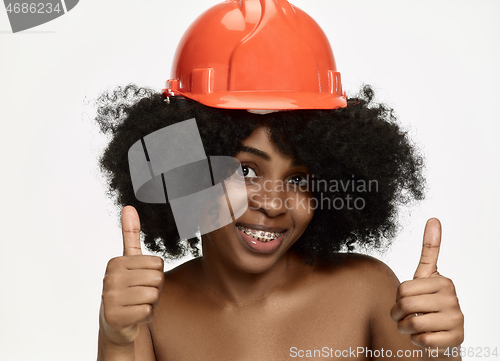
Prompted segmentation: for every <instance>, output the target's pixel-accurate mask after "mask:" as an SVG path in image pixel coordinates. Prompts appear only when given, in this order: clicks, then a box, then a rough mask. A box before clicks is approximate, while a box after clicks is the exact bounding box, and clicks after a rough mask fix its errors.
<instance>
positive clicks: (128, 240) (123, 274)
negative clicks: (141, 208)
mask: <svg viewBox="0 0 500 361" xmlns="http://www.w3.org/2000/svg"><path fill="white" fill-rule="evenodd" d="M121 222H122V234H123V257H116V258H113V259H112V260H110V261H109V262H108V266H107V268H106V274H105V276H104V281H103V291H102V304H101V314H100V325H101V332H102V333H103V335H104V337H105V338H106V339H107V341H109V342H112V343H114V344H116V345H120V346H125V345H128V344H131V343H132V342H134V340H135V338H136V337H137V334H138V333H139V326H138V325H139V324H141V323H147V322H150V321H151V320H152V318H153V310H154V308H155V307H156V305H157V304H158V301H159V299H160V292H161V289H162V286H163V280H164V274H163V260H162V259H161V258H160V257H155V256H146V255H142V252H141V242H140V221H139V215H138V214H137V211H136V210H135V208H134V207H131V206H127V207H125V208H124V209H123V211H122V218H121Z"/></svg>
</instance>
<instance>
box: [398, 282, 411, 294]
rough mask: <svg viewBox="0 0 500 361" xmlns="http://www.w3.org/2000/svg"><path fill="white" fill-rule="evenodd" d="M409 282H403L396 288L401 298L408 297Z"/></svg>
mask: <svg viewBox="0 0 500 361" xmlns="http://www.w3.org/2000/svg"><path fill="white" fill-rule="evenodd" d="M410 282H411V281H404V282H402V283H401V284H400V285H399V287H398V293H399V294H400V296H401V297H406V296H409V295H410V288H411V283H410Z"/></svg>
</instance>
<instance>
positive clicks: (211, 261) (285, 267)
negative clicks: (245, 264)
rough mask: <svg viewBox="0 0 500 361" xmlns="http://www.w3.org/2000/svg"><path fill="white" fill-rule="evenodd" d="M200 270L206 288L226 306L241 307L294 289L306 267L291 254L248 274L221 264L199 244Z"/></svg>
mask: <svg viewBox="0 0 500 361" xmlns="http://www.w3.org/2000/svg"><path fill="white" fill-rule="evenodd" d="M202 249H203V257H202V258H201V267H202V271H203V275H204V280H205V283H206V285H207V287H208V288H209V289H210V291H211V293H212V294H214V295H215V297H217V298H219V299H220V300H221V301H222V302H223V303H225V304H226V305H232V306H245V305H250V304H257V303H260V302H264V301H265V300H266V299H267V298H268V297H269V296H270V295H271V294H273V293H275V292H279V291H285V290H286V289H288V288H290V287H292V286H293V285H295V284H296V283H297V282H298V281H299V279H300V277H301V276H304V274H305V272H304V268H305V267H307V266H306V265H305V264H304V263H303V262H302V261H300V259H299V258H298V257H297V256H296V255H294V254H293V253H292V252H287V253H285V254H284V255H283V256H282V257H281V258H280V259H278V261H277V262H275V263H274V264H273V265H272V266H271V267H269V268H268V269H265V270H264V271H262V272H258V273H252V272H246V271H245V270H242V269H238V268H236V267H234V266H233V265H232V264H228V263H227V262H223V261H221V259H220V258H219V257H217V255H216V254H215V252H214V250H213V248H212V247H211V246H210V241H208V240H206V239H204V240H203V243H202Z"/></svg>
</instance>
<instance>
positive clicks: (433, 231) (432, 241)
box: [413, 218, 441, 278]
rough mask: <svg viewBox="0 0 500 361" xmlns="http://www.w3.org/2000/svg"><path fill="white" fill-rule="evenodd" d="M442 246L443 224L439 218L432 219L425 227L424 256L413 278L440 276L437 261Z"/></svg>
mask: <svg viewBox="0 0 500 361" xmlns="http://www.w3.org/2000/svg"><path fill="white" fill-rule="evenodd" d="M440 246H441V223H440V222H439V220H438V219H437V218H431V219H429V220H428V221H427V224H426V225H425V230H424V241H423V244H422V254H421V255H420V262H419V263H418V267H417V270H416V271H415V275H414V276H413V278H424V277H431V276H435V275H438V274H439V273H438V272H437V260H438V255H439V248H440Z"/></svg>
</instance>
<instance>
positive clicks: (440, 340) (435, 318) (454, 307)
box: [391, 218, 464, 357]
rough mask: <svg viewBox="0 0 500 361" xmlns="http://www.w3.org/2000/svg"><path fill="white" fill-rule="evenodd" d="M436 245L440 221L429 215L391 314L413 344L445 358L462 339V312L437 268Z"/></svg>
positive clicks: (446, 281) (438, 240) (437, 244)
mask: <svg viewBox="0 0 500 361" xmlns="http://www.w3.org/2000/svg"><path fill="white" fill-rule="evenodd" d="M440 245H441V223H440V222H439V220H438V219H436V218H431V219H429V220H428V221H427V224H426V226H425V231H424V241H423V246H422V255H421V257H420V262H419V264H418V267H417V270H416V271H415V275H414V276H413V280H411V281H405V282H403V283H401V284H400V286H399V288H398V292H397V302H396V304H395V305H394V307H393V308H392V310H391V317H392V319H393V320H394V322H396V323H397V325H398V330H399V332H400V333H402V334H410V335H411V341H412V342H413V343H414V344H415V345H417V346H420V347H423V348H426V349H428V348H431V349H434V351H433V353H432V355H433V356H437V355H438V354H439V356H441V357H446V355H450V356H451V351H452V348H453V347H460V344H461V343H462V342H463V340H464V315H463V314H462V311H461V310H460V306H459V304H458V298H457V294H456V292H455V286H454V285H453V282H452V280H450V279H449V278H446V277H443V276H441V275H440V274H439V273H438V271H437V260H438V255H439V248H440ZM447 349H448V352H446V350H447ZM445 352H446V354H445Z"/></svg>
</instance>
